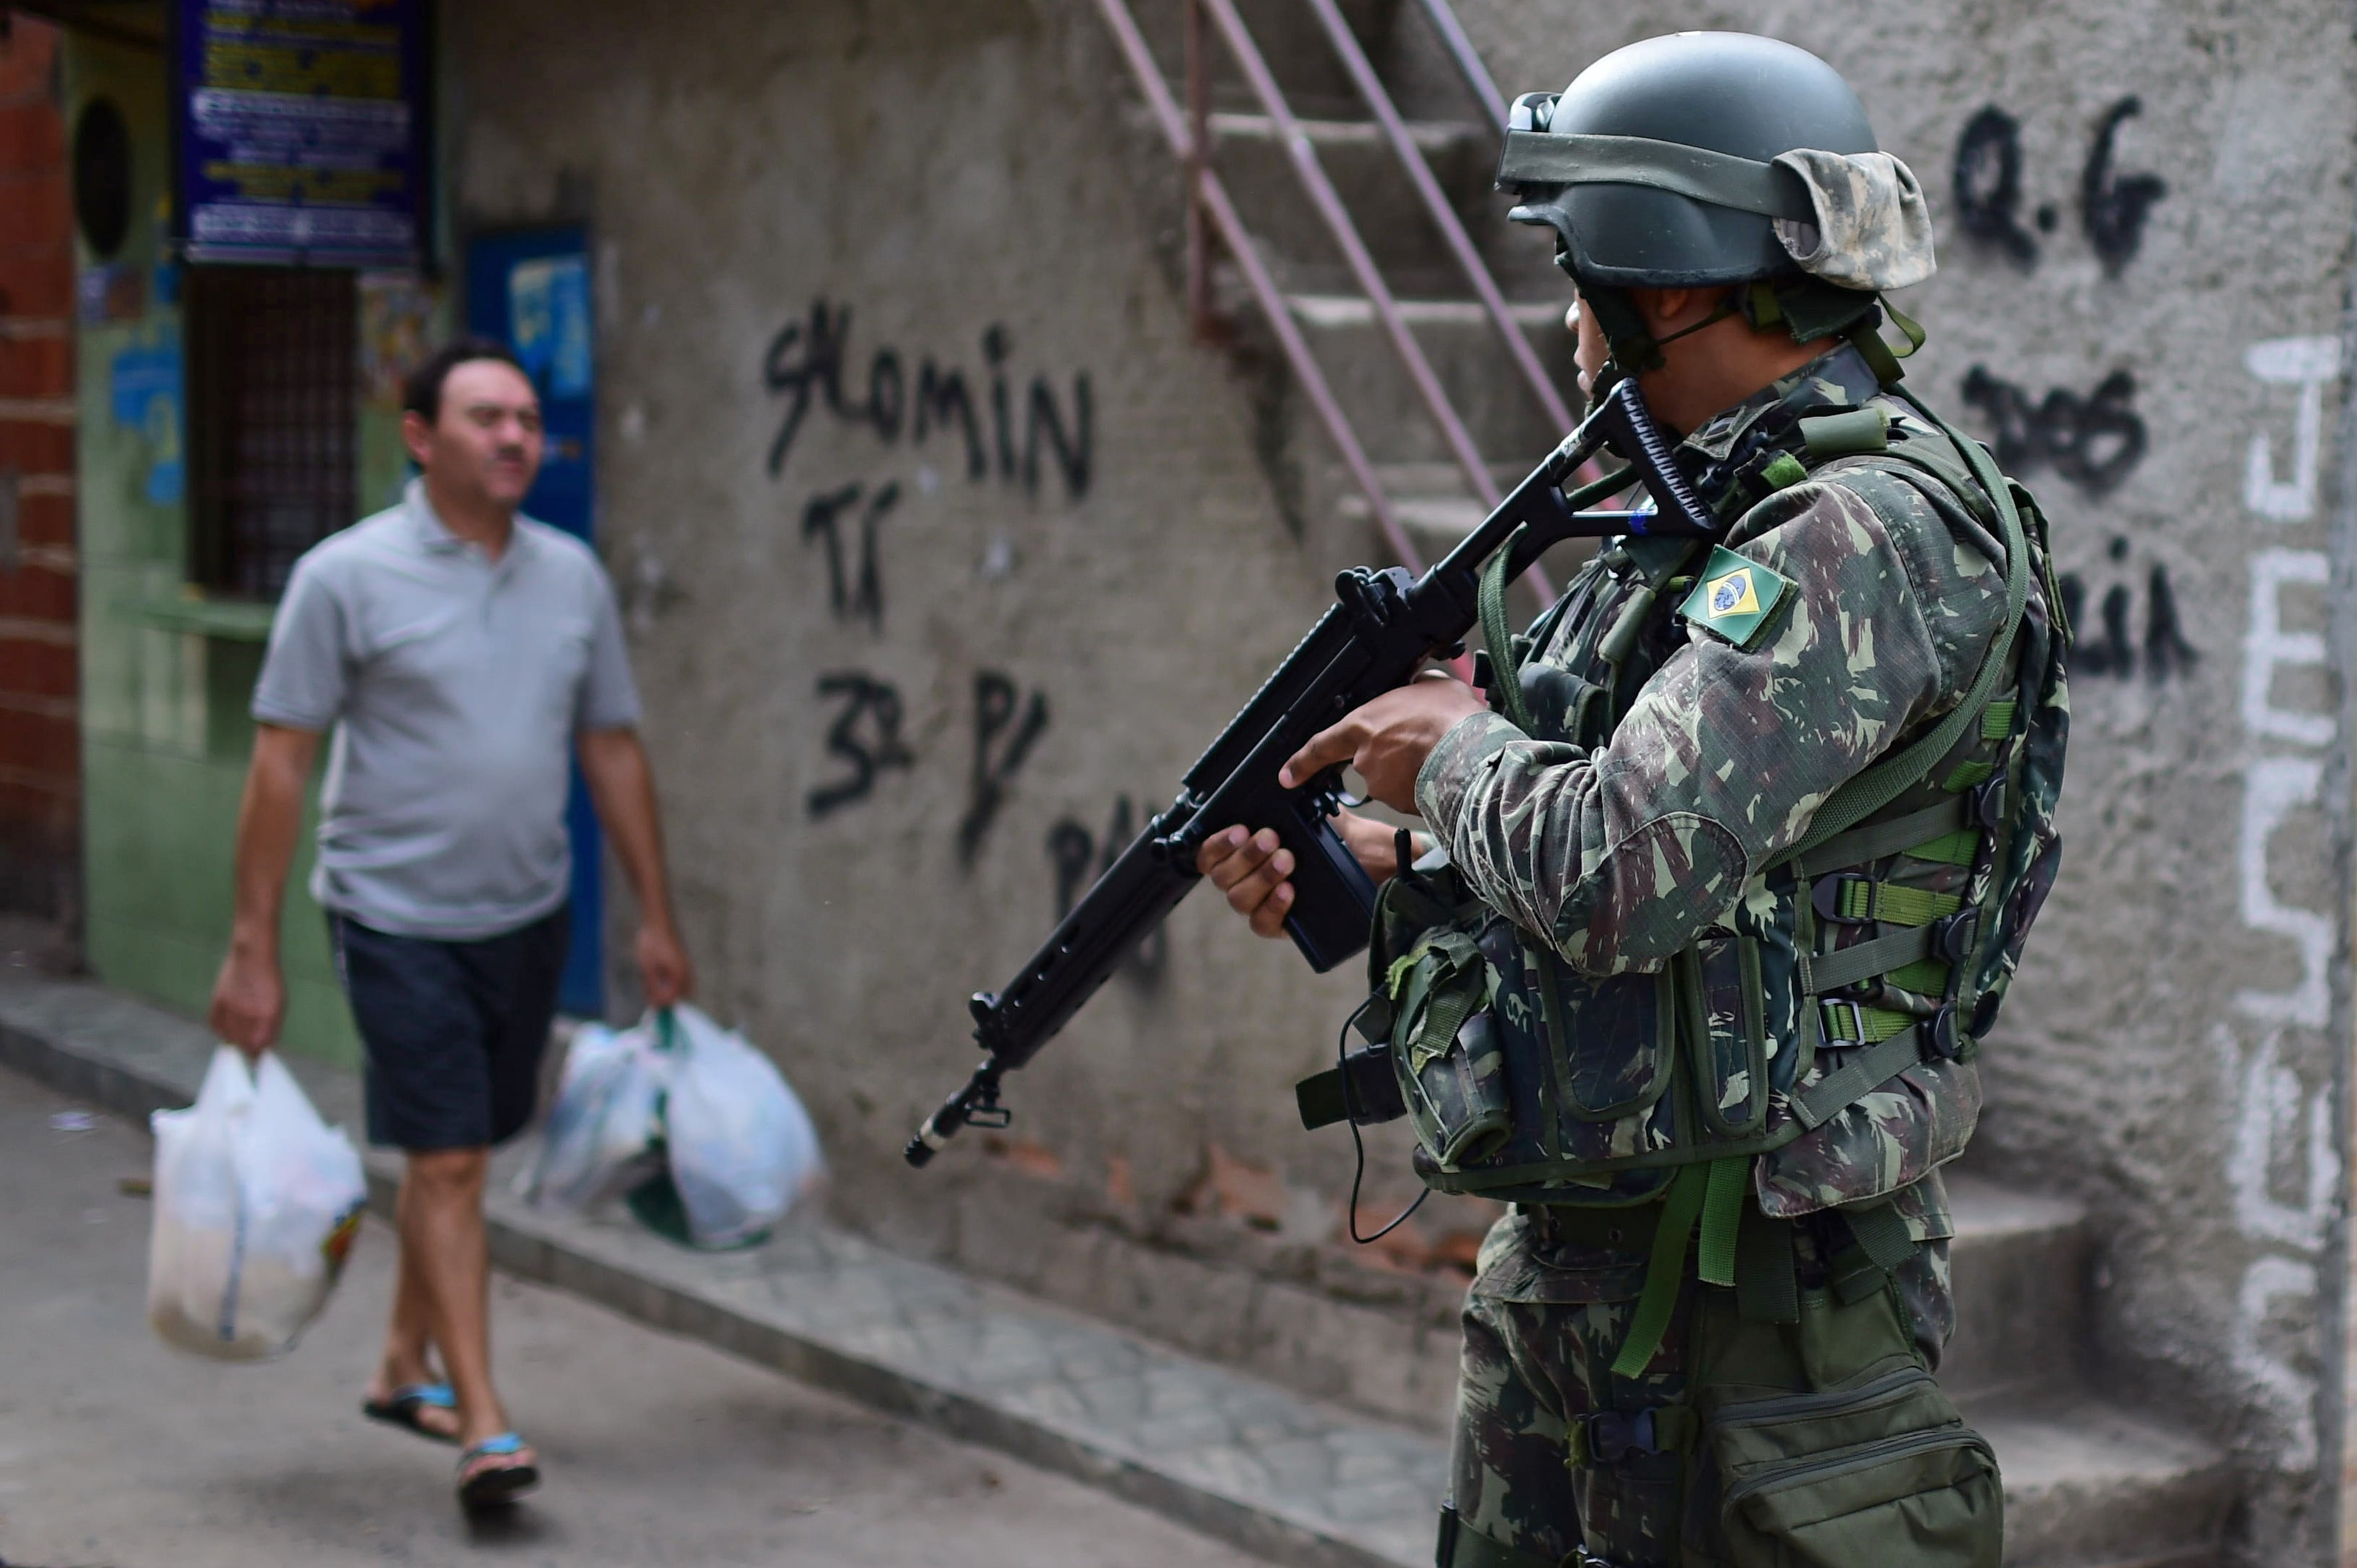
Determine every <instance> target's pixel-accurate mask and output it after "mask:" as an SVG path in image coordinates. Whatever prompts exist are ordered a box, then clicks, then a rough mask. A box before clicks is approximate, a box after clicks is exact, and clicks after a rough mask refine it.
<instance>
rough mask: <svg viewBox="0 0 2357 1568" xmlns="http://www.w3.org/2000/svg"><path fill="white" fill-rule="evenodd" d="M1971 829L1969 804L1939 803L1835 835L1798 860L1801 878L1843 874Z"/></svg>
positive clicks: (1971, 817) (1944, 801)
mask: <svg viewBox="0 0 2357 1568" xmlns="http://www.w3.org/2000/svg"><path fill="white" fill-rule="evenodd" d="M1974 825H1975V824H1974V821H1973V816H1972V811H1971V807H1970V804H1969V802H1967V801H1965V800H1962V799H1958V800H1942V801H1940V802H1939V803H1938V804H1936V805H1931V806H1926V807H1924V808H1923V809H1922V810H1921V811H1910V812H1908V813H1907V814H1906V815H1905V816H1903V817H1893V818H1891V819H1890V820H1889V822H1868V823H1867V825H1866V826H1864V827H1862V828H1852V829H1850V830H1849V832H1846V833H1835V835H1834V836H1833V837H1831V838H1829V839H1827V840H1825V842H1824V843H1821V844H1819V845H1818V846H1817V847H1816V848H1814V849H1813V850H1811V851H1810V852H1809V853H1808V854H1804V855H1803V856H1801V858H1800V862H1799V865H1800V868H1801V875H1803V876H1808V877H1818V876H1823V875H1825V874H1826V873H1827V872H1829V871H1846V870H1847V869H1848V868H1849V867H1851V866H1853V865H1867V864H1868V863H1870V862H1873V861H1878V860H1881V859H1884V858H1885V857H1887V856H1889V855H1894V854H1902V853H1904V852H1906V851H1908V850H1912V849H1917V848H1921V847H1925V846H1928V845H1931V844H1933V843H1937V842H1938V841H1939V840H1941V839H1943V838H1945V837H1946V836H1947V835H1949V834H1950V833H1953V832H1957V831H1958V830H1960V829H1963V828H1966V827H1971V826H1974Z"/></svg>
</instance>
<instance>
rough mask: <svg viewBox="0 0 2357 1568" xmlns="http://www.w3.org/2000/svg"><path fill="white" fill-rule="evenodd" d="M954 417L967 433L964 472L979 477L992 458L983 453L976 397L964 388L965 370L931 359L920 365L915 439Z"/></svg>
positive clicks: (988, 467)
mask: <svg viewBox="0 0 2357 1568" xmlns="http://www.w3.org/2000/svg"><path fill="white" fill-rule="evenodd" d="M952 418H954V419H955V420H956V421H957V422H958V427H959V428H960V429H961V430H962V431H963V432H964V434H965V474H966V478H970V479H979V478H982V477H983V476H985V474H987V473H989V472H990V460H989V459H988V458H986V457H985V456H983V451H982V432H981V430H980V429H979V428H978V427H977V426H976V425H975V423H974V399H973V398H972V397H970V396H968V395H967V393H966V390H965V372H964V371H948V372H946V373H944V372H943V371H942V370H941V369H940V368H939V367H938V366H936V365H935V364H934V363H933V361H932V360H930V359H928V360H925V362H924V363H923V364H921V365H920V366H919V367H917V426H916V435H915V439H917V440H919V441H922V440H924V438H925V436H926V435H928V434H929V433H930V432H931V430H932V428H933V427H934V426H936V425H938V426H940V427H941V428H942V429H943V430H946V429H948V428H949V425H950V421H951V420H952Z"/></svg>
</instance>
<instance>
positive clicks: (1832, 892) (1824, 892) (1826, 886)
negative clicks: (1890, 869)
mask: <svg viewBox="0 0 2357 1568" xmlns="http://www.w3.org/2000/svg"><path fill="white" fill-rule="evenodd" d="M1853 882H1855V883H1857V884H1859V885H1860V886H1865V887H1867V888H1868V889H1871V888H1872V887H1873V886H1874V883H1873V881H1872V879H1871V878H1868V877H1865V876H1861V875H1858V874H1857V872H1855V871H1843V872H1837V873H1835V875H1831V876H1820V877H1818V878H1817V880H1816V882H1815V883H1814V884H1813V886H1811V887H1810V888H1809V904H1810V907H1811V908H1814V909H1815V910H1816V912H1817V918H1819V919H1821V920H1824V921H1825V922H1827V923H1828V924H1831V925H1835V926H1865V925H1871V924H1872V923H1873V917H1872V916H1870V915H1845V914H1843V913H1842V897H1841V895H1842V888H1843V887H1845V886H1847V885H1848V884H1850V883H1853ZM1873 907H1874V903H1873V898H1872V896H1871V893H1870V892H1869V895H1868V897H1867V908H1869V909H1871V908H1873Z"/></svg>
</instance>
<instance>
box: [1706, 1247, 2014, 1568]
mask: <svg viewBox="0 0 2357 1568" xmlns="http://www.w3.org/2000/svg"><path fill="white" fill-rule="evenodd" d="M1714 1294H1716V1293H1714ZM1734 1307H1735V1304H1734V1303H1733V1301H1732V1300H1728V1299H1721V1300H1717V1301H1713V1302H1709V1303H1707V1304H1706V1306H1705V1313H1706V1316H1707V1317H1708V1318H1709V1319H1710V1321H1709V1322H1708V1323H1707V1324H1706V1325H1705V1326H1704V1327H1705V1333H1706V1336H1707V1337H1708V1340H1709V1348H1708V1349H1707V1350H1706V1355H1705V1368H1706V1369H1705V1372H1704V1375H1703V1377H1702V1379H1701V1380H1698V1382H1697V1385H1696V1390H1695V1398H1696V1402H1697V1403H1698V1404H1699V1405H1700V1406H1701V1409H1702V1436H1701V1441H1700V1443H1699V1444H1697V1445H1696V1455H1695V1458H1696V1460H1697V1463H1698V1464H1699V1465H1701V1466H1707V1467H1708V1468H1709V1469H1711V1470H1712V1471H1715V1472H1716V1475H1715V1485H1714V1486H1709V1487H1699V1488H1697V1493H1696V1495H1699V1496H1703V1497H1708V1496H1711V1495H1713V1494H1714V1493H1715V1494H1716V1496H1717V1499H1718V1510H1717V1512H1718V1517H1717V1520H1709V1521H1696V1520H1691V1519H1690V1520H1689V1525H1688V1529H1689V1532H1690V1534H1691V1533H1692V1532H1693V1531H1694V1530H1695V1527H1696V1525H1697V1524H1698V1523H1699V1524H1701V1525H1702V1527H1703V1529H1704V1530H1705V1532H1706V1534H1716V1535H1717V1540H1715V1541H1708V1542H1707V1544H1705V1543H1704V1542H1699V1541H1697V1542H1695V1543H1694V1544H1695V1545H1696V1546H1698V1547H1700V1550H1698V1551H1695V1552H1690V1553H1689V1557H1690V1559H1691V1560H1692V1561H1695V1562H1711V1561H1717V1562H1720V1563H1725V1564H1726V1565H1727V1568H1878V1565H1879V1564H1882V1563H1908V1564H1910V1568H1998V1564H1999V1559H2000V1558H2001V1556H2002V1555H2003V1548H2004V1538H2005V1494H2004V1488H2003V1485H2002V1483H2001V1482H2000V1480H1999V1479H1998V1476H1997V1467H1996V1455H1995V1454H1994V1453H1993V1452H1992V1451H1991V1450H1990V1448H1989V1444H1988V1442H1987V1440H1986V1438H1984V1437H1982V1436H1981V1435H1980V1434H1978V1433H1976V1432H1975V1431H1974V1430H1973V1429H1972V1428H1970V1427H1969V1426H1966V1425H1965V1424H1964V1418H1963V1417H1962V1416H1960V1415H1958V1414H1957V1413H1956V1407H1955V1406H1954V1404H1953V1403H1952V1402H1950V1401H1949V1399H1948V1396H1947V1395H1946V1394H1945V1393H1944V1392H1943V1391H1941V1389H1940V1386H1939V1384H1938V1383H1936V1382H1935V1381H1933V1380H1932V1374H1931V1373H1930V1372H1929V1371H1928V1370H1926V1369H1924V1367H1923V1364H1922V1360H1921V1358H1920V1357H1919V1356H1918V1355H1917V1354H1916V1352H1915V1349H1914V1346H1913V1343H1912V1340H1911V1337H1910V1336H1909V1334H1908V1331H1907V1329H1906V1326H1905V1321H1904V1317H1903V1315H1902V1314H1901V1313H1900V1308H1899V1304H1898V1300H1897V1296H1896V1294H1895V1292H1893V1291H1892V1290H1890V1289H1889V1288H1887V1287H1886V1288H1885V1289H1883V1290H1880V1291H1877V1292H1874V1293H1872V1294H1867V1295H1866V1296H1864V1297H1863V1298H1862V1299H1859V1300H1857V1301H1855V1302H1850V1303H1844V1302H1843V1301H1842V1300H1841V1299H1840V1297H1839V1295H1838V1294H1834V1293H1830V1292H1826V1291H1822V1290H1809V1291H1803V1292H1802V1293H1801V1301H1800V1318H1801V1321H1800V1322H1799V1323H1798V1324H1797V1325H1777V1324H1770V1323H1760V1322H1753V1321H1750V1320H1749V1319H1746V1318H1744V1317H1743V1316H1741V1315H1740V1314H1739V1312H1738V1311H1736V1310H1735V1309H1734Z"/></svg>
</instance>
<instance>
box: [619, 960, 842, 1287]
mask: <svg viewBox="0 0 2357 1568" xmlns="http://www.w3.org/2000/svg"><path fill="white" fill-rule="evenodd" d="M664 1012H665V1013H667V1014H668V1022H669V1025H670V1035H671V1051H670V1055H671V1084H670V1089H669V1090H668V1092H667V1093H666V1095H665V1096H664V1100H663V1114H662V1122H663V1154H664V1160H665V1165H666V1166H667V1170H666V1173H665V1174H666V1175H667V1176H669V1178H670V1179H669V1182H668V1184H665V1183H663V1182H662V1181H660V1180H657V1181H653V1182H649V1183H646V1184H644V1185H642V1186H641V1187H639V1188H638V1189H637V1190H635V1191H634V1192H632V1193H631V1195H630V1207H631V1208H632V1209H633V1210H634V1211H635V1212H636V1213H637V1214H638V1215H639V1217H640V1219H642V1220H644V1221H646V1222H647V1223H648V1224H650V1225H651V1226H652V1227H653V1228H654V1229H656V1230H661V1231H663V1232H665V1233H666V1234H670V1235H673V1236H674V1237H677V1238H679V1239H682V1240H687V1241H690V1242H692V1243H694V1245H695V1246H698V1247H704V1248H711V1249H716V1250H717V1249H726V1248H730V1247H748V1246H751V1245H753V1244H754V1243H756V1242H758V1241H759V1240H763V1239H764V1238H765V1237H767V1236H768V1235H769V1233H770V1228H771V1227H772V1226H774V1225H776V1224H777V1222H778V1221H779V1220H780V1219H783V1218H785V1215H786V1212H787V1210H789V1209H791V1208H792V1207H793V1205H794V1202H795V1200H796V1199H797V1198H799V1197H802V1194H804V1193H805V1192H808V1191H810V1190H811V1189H812V1188H813V1187H814V1186H815V1185H816V1184H817V1182H818V1181H819V1180H820V1179H821V1177H822V1176H823V1173H824V1168H825V1166H824V1161H823V1158H822V1156H821V1155H820V1152H819V1144H818V1129H817V1128H816V1127H814V1126H813V1124H812V1122H811V1118H810V1112H808V1111H807V1110H805V1109H803V1106H802V1101H801V1100H800V1099H798V1098H796V1096H795V1094H794V1091H793V1090H792V1088H791V1086H789V1085H788V1084H787V1082H786V1079H785V1076H784V1075H783V1074H782V1073H780V1072H779V1071H778V1069H777V1064H775V1063H774V1062H772V1061H770V1058H767V1057H765V1056H763V1055H762V1054H761V1053H760V1052H759V1051H758V1050H756V1049H755V1048H754V1047H752V1046H751V1045H750V1044H749V1043H748V1042H747V1041H746V1039H745V1037H744V1036H742V1035H739V1034H737V1033H736V1032H735V1031H734V1030H729V1029H723V1028H722V1027H721V1026H719V1025H717V1024H716V1023H714V1022H713V1021H712V1020H711V1019H710V1018H708V1017H706V1016H705V1015H704V1014H703V1013H702V1012H700V1011H698V1010H697V1009H695V1008H694V1007H690V1006H687V1005H684V1004H682V1005H680V1006H677V1007H673V1008H669V1009H666V1010H664ZM663 1022H664V1018H663V1016H662V1015H658V1017H657V1024H658V1027H659V1028H660V1027H661V1026H662V1024H663ZM666 1187H668V1190H666Z"/></svg>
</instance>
